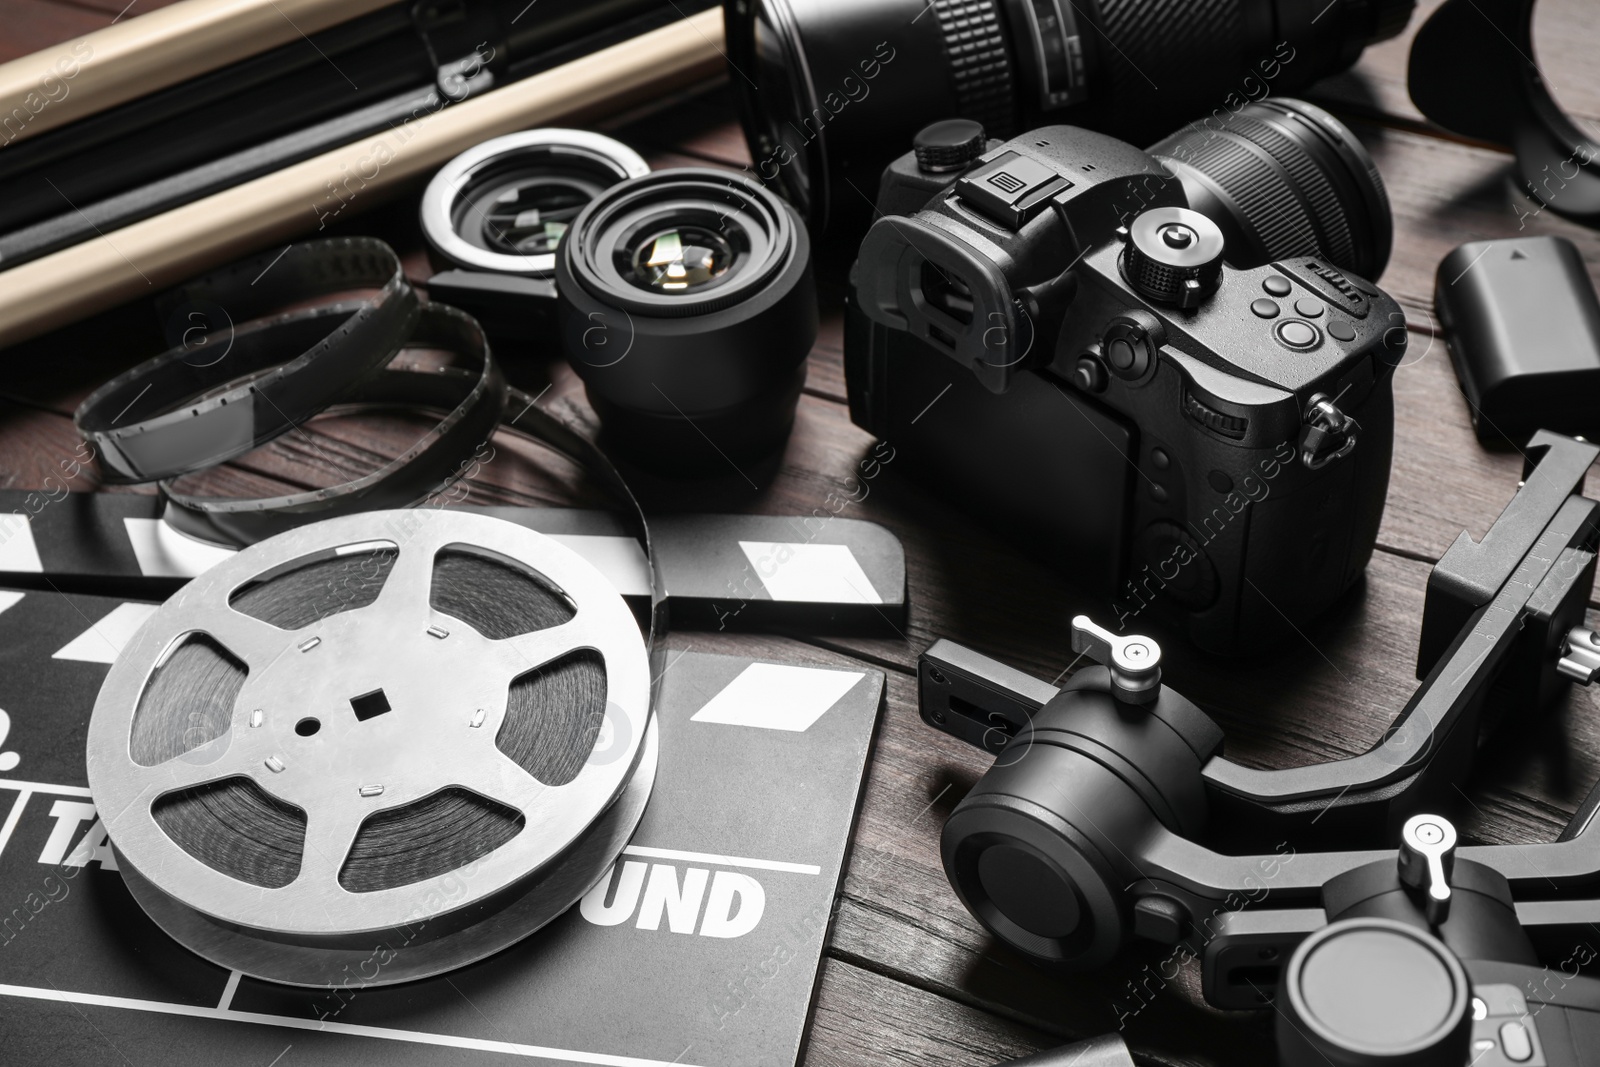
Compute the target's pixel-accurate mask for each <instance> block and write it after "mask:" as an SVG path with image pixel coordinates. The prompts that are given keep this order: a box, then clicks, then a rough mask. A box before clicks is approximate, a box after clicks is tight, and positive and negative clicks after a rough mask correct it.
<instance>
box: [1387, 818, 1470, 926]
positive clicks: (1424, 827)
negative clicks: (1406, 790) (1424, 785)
mask: <svg viewBox="0 0 1600 1067" xmlns="http://www.w3.org/2000/svg"><path fill="white" fill-rule="evenodd" d="M1455 859H1456V828H1455V827H1454V826H1452V825H1450V822H1449V820H1447V819H1442V818H1440V817H1439V816H1437V815H1413V816H1411V818H1409V819H1407V820H1406V825H1405V827H1404V828H1403V829H1402V830H1401V831H1400V881H1401V882H1403V883H1404V884H1405V885H1408V886H1410V887H1411V888H1412V889H1415V890H1417V891H1419V892H1421V893H1422V894H1424V896H1423V911H1424V913H1425V914H1426V915H1427V917H1428V922H1430V923H1432V924H1433V925H1434V926H1438V925H1439V924H1440V923H1442V922H1444V921H1445V919H1446V918H1447V917H1448V916H1449V914H1450V873H1451V870H1452V869H1453V868H1454V867H1455Z"/></svg>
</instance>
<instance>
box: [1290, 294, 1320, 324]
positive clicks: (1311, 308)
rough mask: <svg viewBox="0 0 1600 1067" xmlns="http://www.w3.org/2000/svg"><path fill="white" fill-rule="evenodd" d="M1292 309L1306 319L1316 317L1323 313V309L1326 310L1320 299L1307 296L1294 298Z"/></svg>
mask: <svg viewBox="0 0 1600 1067" xmlns="http://www.w3.org/2000/svg"><path fill="white" fill-rule="evenodd" d="M1294 309H1295V310H1296V311H1298V312H1299V313H1300V314H1301V315H1303V316H1305V317H1306V318H1308V319H1314V318H1317V317H1319V316H1320V315H1321V314H1322V313H1323V311H1325V310H1327V309H1326V307H1325V305H1324V304H1323V303H1322V301H1320V300H1314V299H1312V298H1311V297H1309V296H1307V297H1302V298H1300V299H1299V300H1296V301H1295V302H1294Z"/></svg>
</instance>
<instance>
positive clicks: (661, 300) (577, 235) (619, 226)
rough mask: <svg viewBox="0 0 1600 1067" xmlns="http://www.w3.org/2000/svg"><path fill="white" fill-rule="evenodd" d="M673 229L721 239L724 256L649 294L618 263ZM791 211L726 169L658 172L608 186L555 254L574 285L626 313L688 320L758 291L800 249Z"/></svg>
mask: <svg viewBox="0 0 1600 1067" xmlns="http://www.w3.org/2000/svg"><path fill="white" fill-rule="evenodd" d="M674 230H702V231H707V232H709V233H713V234H716V235H718V236H719V238H720V239H721V240H723V241H725V242H726V245H727V246H728V248H729V249H730V251H731V259H730V261H729V262H728V263H727V264H726V265H725V267H724V268H723V270H722V271H721V272H720V273H719V274H718V275H716V276H714V277H712V278H711V279H710V280H708V281H706V282H704V283H700V284H696V283H692V282H691V283H685V284H684V285H683V287H682V288H679V289H677V290H675V291H652V290H651V289H649V288H645V287H644V286H643V285H641V284H640V283H639V282H638V281H636V280H633V279H630V278H629V277H628V276H627V274H626V273H625V272H624V270H623V269H622V268H621V267H620V266H619V265H618V264H619V262H632V263H637V261H638V257H639V252H640V248H641V245H642V243H643V242H647V241H650V240H651V239H652V238H653V237H654V236H656V235H661V234H665V233H669V232H671V231H674ZM799 235H800V227H799V224H798V220H797V219H796V218H795V216H794V215H793V213H792V210H791V209H790V208H788V207H786V206H785V205H784V204H783V203H782V202H781V201H779V200H778V199H777V198H776V197H775V196H773V194H771V193H770V192H768V191H767V190H765V189H763V188H762V187H761V186H760V185H757V184H756V183H755V182H753V181H750V180H749V179H747V178H743V177H741V176H739V175H736V174H730V173H728V172H726V171H718V170H710V169H701V168H682V169H676V170H666V171H657V172H655V173H653V174H649V175H646V176H644V177H641V178H636V179H633V180H631V181H629V182H626V183H624V184H622V185H618V186H615V187H614V188H612V189H610V190H607V191H606V192H605V193H604V194H602V195H601V196H600V197H599V198H597V199H596V200H595V201H594V202H593V203H592V204H590V205H589V206H588V207H587V208H585V209H584V211H583V213H582V214H581V215H579V216H578V218H577V219H576V220H574V222H573V224H572V227H571V229H570V230H569V231H568V233H567V237H566V239H565V240H564V241H563V242H562V245H561V250H560V252H559V255H560V256H561V257H562V259H563V260H564V262H565V263H566V265H567V267H568V268H569V269H570V270H571V272H572V278H573V280H574V282H576V283H577V284H578V285H580V286H582V287H583V288H584V289H585V290H586V291H587V292H588V293H589V294H590V295H591V296H593V297H595V298H597V299H601V300H603V301H604V302H606V303H607V304H610V305H612V306H613V307H618V308H621V309H623V310H625V311H627V312H629V313H630V314H635V313H637V314H642V315H649V316H652V317H660V318H689V317H693V316H698V315H709V314H712V313H715V312H718V311H723V310H726V309H728V308H731V307H734V306H735V305H737V304H740V303H742V302H744V301H745V300H747V299H749V298H750V297H751V296H753V295H755V294H756V293H759V292H761V291H762V290H763V289H764V288H765V287H766V286H767V285H768V283H770V282H771V281H772V280H773V279H774V278H776V277H777V276H778V275H779V274H781V273H782V272H783V271H784V270H785V268H786V267H787V266H788V265H789V264H790V263H791V262H793V260H794V258H795V256H796V255H797V254H799V252H800V251H801V246H800V240H799Z"/></svg>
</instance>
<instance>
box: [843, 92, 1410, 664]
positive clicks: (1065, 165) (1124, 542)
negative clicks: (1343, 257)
mask: <svg viewBox="0 0 1600 1067" xmlns="http://www.w3.org/2000/svg"><path fill="white" fill-rule="evenodd" d="M1330 121H1331V120H1330ZM924 132H925V134H926V133H928V131H924ZM979 150H981V155H978V156H977V158H976V159H974V160H971V161H970V162H967V163H964V164H963V165H962V166H961V167H960V168H959V169H956V168H953V167H952V168H951V169H949V170H947V171H944V172H942V173H941V172H938V171H937V170H936V169H934V168H936V167H937V166H938V165H939V163H940V160H939V158H938V154H937V153H936V152H932V151H930V150H928V148H927V145H926V144H923V145H920V146H919V151H918V152H917V153H912V154H908V155H907V156H904V157H902V158H901V159H900V160H898V161H896V162H895V163H894V164H893V165H892V166H891V167H890V168H889V169H888V170H887V171H886V172H885V174H884V179H883V185H882V188H881V190H880V194H879V199H878V207H879V210H880V211H881V212H882V213H883V216H884V217H882V218H880V219H879V221H878V222H877V223H876V224H875V225H874V226H873V227H872V229H871V231H870V232H869V233H868V236H867V238H866V240H865V241H864V243H863V244H862V247H861V252H860V255H859V258H858V259H857V261H856V263H855V266H854V267H853V269H852V272H851V282H852V294H851V298H850V306H849V309H848V312H847V315H848V318H847V324H846V339H845V361H846V375H847V379H848V384H849V394H850V409H851V416H852V418H853V420H854V421H855V422H856V423H857V424H858V425H860V426H861V427H863V428H864V429H867V430H868V431H870V432H872V433H874V434H876V435H877V436H878V437H880V438H883V439H885V440H887V441H890V442H892V443H893V444H894V445H895V447H896V449H897V450H898V451H899V452H900V453H901V454H902V455H903V456H905V457H906V459H905V461H904V462H905V466H906V468H907V469H908V470H910V471H911V472H912V473H913V476H915V477H919V478H920V479H921V480H923V481H925V482H926V483H929V484H932V485H935V486H937V487H938V489H939V490H940V491H941V492H942V494H943V495H945V496H947V497H948V498H949V499H951V500H953V501H956V502H958V503H959V504H960V505H961V506H962V507H963V508H965V509H966V510H969V511H971V512H973V513H974V514H977V515H981V516H984V517H985V518H986V519H987V520H989V521H990V522H992V523H993V524H995V525H997V526H998V527H1000V528H1001V529H1003V530H1005V531H1006V532H1007V533H1008V534H1009V535H1013V536H1015V537H1018V538H1020V539H1021V540H1023V541H1025V542H1026V543H1027V544H1028V545H1029V547H1031V548H1035V549H1037V550H1038V551H1040V552H1042V553H1044V554H1045V555H1046V556H1047V558H1049V559H1050V560H1051V561H1053V562H1057V563H1059V565H1061V566H1063V567H1064V568H1065V569H1066V570H1067V571H1069V572H1070V573H1071V574H1073V575H1074V576H1075V577H1076V578H1077V579H1078V580H1079V584H1080V585H1081V586H1082V587H1083V589H1084V591H1085V592H1086V593H1088V594H1089V595H1091V596H1093V597H1095V598H1096V599H1097V600H1098V601H1099V602H1100V603H1099V605H1098V606H1097V608H1096V609H1095V610H1099V611H1102V612H1104V611H1105V610H1106V609H1107V608H1108V607H1109V608H1110V610H1111V611H1112V612H1114V614H1115V617H1116V618H1117V620H1118V625H1117V627H1116V628H1117V629H1124V628H1125V627H1126V626H1127V625H1128V624H1129V623H1130V622H1131V621H1132V620H1133V619H1134V618H1135V617H1145V615H1146V612H1149V613H1150V614H1149V617H1150V618H1160V619H1165V620H1167V621H1168V622H1173V623H1176V624H1177V625H1179V626H1181V628H1182V629H1183V631H1184V632H1185V634H1186V636H1187V637H1188V638H1189V639H1190V640H1192V642H1193V643H1194V644H1196V645H1197V646H1199V647H1201V648H1203V649H1206V650H1208V651H1213V652H1217V653H1223V654H1236V653H1244V652H1248V651H1250V650H1252V649H1255V648H1257V647H1261V646H1264V645H1267V644H1270V643H1273V642H1274V641H1276V640H1281V639H1282V637H1283V635H1284V634H1285V633H1286V632H1290V633H1292V630H1291V627H1296V628H1299V627H1303V626H1304V624H1306V623H1307V622H1309V621H1311V620H1312V619H1313V618H1315V617H1316V616H1317V615H1318V614H1319V613H1321V612H1323V611H1324V610H1325V609H1327V608H1328V607H1329V606H1330V605H1331V604H1332V603H1333V602H1334V601H1335V600H1336V599H1337V598H1338V597H1339V596H1340V595H1341V594H1343V593H1344V592H1345V591H1346V590H1347V589H1349V588H1350V586H1351V585H1352V583H1353V582H1354V581H1355V580H1356V579H1357V577H1358V576H1359V575H1360V574H1361V572H1362V570H1363V569H1364V567H1365V566H1366V563H1367V560H1368V559H1369V557H1370V555H1371V552H1372V548H1373V544H1374V542H1375V540H1376V537H1377V531H1378V524H1379V520H1380V518H1381V516H1382V511H1383V504H1384V497H1385V494H1386V491H1387V487H1388V479H1389V466H1390V458H1391V453H1392V448H1393V394H1392V388H1391V386H1392V375H1393V371H1394V368H1395V366H1396V365H1397V363H1398V361H1399V358H1400V357H1401V355H1402V354H1403V353H1404V350H1405V345H1406V330H1405V318H1404V315H1403V314H1402V312H1401V311H1400V309H1399V307H1398V305H1396V303H1395V302H1394V300H1393V299H1391V298H1390V297H1389V296H1388V295H1386V294H1385V293H1383V292H1382V291H1381V290H1379V289H1378V288H1377V287H1375V286H1373V285H1372V284H1370V283H1368V282H1366V281H1364V280H1362V279H1360V278H1357V277H1354V276H1352V275H1351V274H1348V273H1346V272H1344V271H1341V270H1340V269H1338V268H1337V267H1335V266H1334V265H1333V263H1332V262H1330V260H1329V259H1328V258H1326V257H1322V256H1309V257H1306V256H1301V257H1293V258H1277V261H1275V262H1271V263H1266V264H1264V265H1257V266H1250V267H1249V268H1240V267H1238V266H1231V265H1229V263H1231V262H1234V257H1231V256H1230V257H1228V259H1229V262H1224V256H1225V255H1227V249H1226V248H1225V246H1234V245H1238V244H1241V243H1242V242H1237V241H1230V240H1229V237H1228V236H1226V235H1225V228H1224V226H1219V225H1218V224H1217V222H1214V221H1212V219H1211V218H1210V217H1208V216H1207V215H1204V214H1201V213H1200V212H1199V211H1195V210H1192V209H1191V207H1190V200H1191V193H1190V192H1188V191H1187V190H1188V189H1189V188H1192V183H1191V182H1189V181H1188V180H1187V179H1186V178H1185V179H1183V180H1180V177H1179V176H1177V174H1175V173H1174V172H1175V171H1179V172H1181V168H1173V169H1171V170H1169V169H1168V166H1166V165H1164V162H1163V160H1161V159H1158V158H1156V157H1155V156H1152V155H1150V154H1148V153H1146V152H1143V151H1141V150H1139V149H1137V148H1135V147H1133V146H1131V145H1129V144H1126V143H1124V142H1121V141H1118V140H1116V139H1114V138H1111V137H1107V136H1105V135H1102V134H1097V133H1093V132H1090V131H1087V130H1082V129H1076V128H1071V127H1059V126H1058V127H1047V128H1044V129H1040V130H1035V131H1033V132H1031V133H1029V134H1026V135H1024V136H1022V137H1018V138H1016V139H1014V140H1012V141H1009V142H1006V143H1005V144H998V145H997V144H995V143H994V142H988V143H987V144H983V145H980V146H979ZM919 155H920V156H921V159H920V161H919V158H918V156H919ZM930 162H932V163H933V164H934V168H930V166H929V163H930ZM946 165H947V166H948V163H947V162H946ZM1380 195H1381V194H1380ZM1195 199H1197V200H1198V199H1200V198H1199V197H1195ZM1384 215H1385V217H1386V216H1387V205H1386V203H1385V204H1384ZM1257 221H1258V222H1259V221H1260V217H1259V216H1258V218H1257ZM1223 222H1224V223H1227V222H1228V220H1227V219H1226V218H1224V219H1223ZM1270 226H1271V220H1270V216H1269V217H1268V218H1267V222H1266V223H1264V224H1262V226H1261V227H1258V228H1261V229H1270ZM1269 247H1270V246H1269ZM1286 624H1287V625H1286Z"/></svg>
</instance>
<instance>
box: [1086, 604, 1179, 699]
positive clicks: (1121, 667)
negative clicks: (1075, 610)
mask: <svg viewBox="0 0 1600 1067" xmlns="http://www.w3.org/2000/svg"><path fill="white" fill-rule="evenodd" d="M1072 651H1074V652H1079V653H1082V654H1083V655H1086V656H1088V657H1089V658H1090V659H1092V660H1094V661H1095V662H1096V663H1103V664H1105V665H1106V666H1107V667H1109V668H1110V669H1111V689H1112V695H1113V696H1115V697H1116V699H1118V700H1120V701H1122V702H1123V703H1125V704H1150V703H1153V702H1154V701H1155V699H1156V697H1157V696H1159V695H1160V693H1161V646H1160V645H1158V644H1156V643H1155V642H1154V641H1152V640H1151V639H1150V638H1148V637H1140V636H1138V635H1137V634H1130V635H1128V636H1126V637H1124V636H1122V635H1120V634H1114V633H1112V632H1111V631H1110V630H1105V629H1102V628H1101V627H1099V626H1096V625H1095V624H1094V620H1093V619H1091V618H1089V616H1087V615H1079V616H1077V617H1076V618H1074V619H1073V620H1072Z"/></svg>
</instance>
